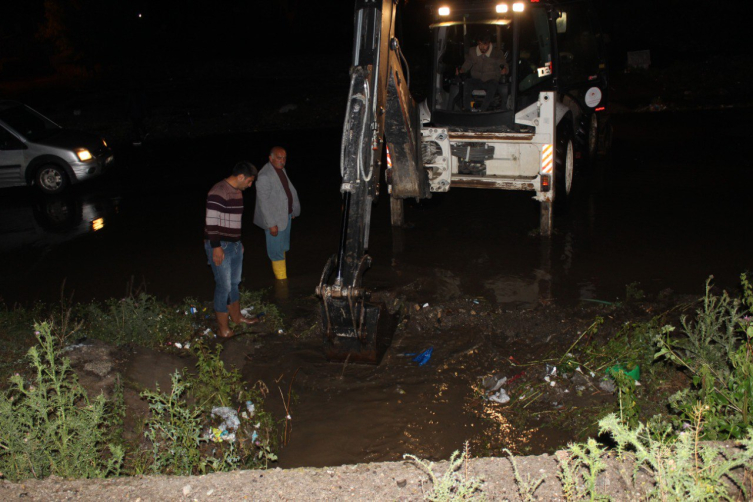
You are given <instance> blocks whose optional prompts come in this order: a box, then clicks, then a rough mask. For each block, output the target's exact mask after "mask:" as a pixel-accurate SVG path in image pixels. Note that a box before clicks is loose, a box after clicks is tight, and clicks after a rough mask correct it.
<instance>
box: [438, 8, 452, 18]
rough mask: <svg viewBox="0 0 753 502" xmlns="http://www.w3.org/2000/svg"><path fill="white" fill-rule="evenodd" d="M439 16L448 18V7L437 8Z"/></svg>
mask: <svg viewBox="0 0 753 502" xmlns="http://www.w3.org/2000/svg"><path fill="white" fill-rule="evenodd" d="M439 15H440V16H449V15H450V8H449V7H440V8H439Z"/></svg>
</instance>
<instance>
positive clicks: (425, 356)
mask: <svg viewBox="0 0 753 502" xmlns="http://www.w3.org/2000/svg"><path fill="white" fill-rule="evenodd" d="M432 352H434V347H429V348H428V349H426V350H424V351H423V352H421V353H420V354H419V355H417V356H416V357H414V358H413V361H415V362H417V363H418V365H419V366H423V365H424V364H426V363H428V362H429V359H431V353H432Z"/></svg>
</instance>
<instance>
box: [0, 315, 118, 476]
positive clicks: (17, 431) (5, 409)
mask: <svg viewBox="0 0 753 502" xmlns="http://www.w3.org/2000/svg"><path fill="white" fill-rule="evenodd" d="M35 328H36V329H37V340H38V345H37V346H34V347H32V348H31V349H29V352H28V358H29V360H30V363H31V367H32V369H33V371H34V372H35V376H34V378H33V380H32V382H31V383H29V384H27V383H25V382H24V380H23V378H22V377H21V376H20V375H18V374H16V375H14V376H13V377H12V378H11V388H10V389H9V390H8V391H6V392H5V393H3V394H1V395H0V471H2V472H3V474H4V475H5V476H6V477H7V478H9V479H11V480H19V479H25V478H29V477H35V478H43V477H47V476H49V475H53V474H54V475H56V476H61V477H66V478H69V477H84V478H92V477H104V476H107V475H117V474H118V473H119V472H120V467H121V465H122V461H123V456H124V453H123V450H122V448H120V447H119V446H114V445H109V446H107V445H106V444H105V440H106V438H107V430H106V425H107V421H106V419H105V407H106V402H105V398H104V397H103V396H102V395H99V396H97V398H96V399H95V400H93V401H90V400H89V398H88V396H87V394H86V391H85V390H84V388H83V387H81V385H80V384H79V382H78V379H77V378H76V376H75V374H74V373H73V371H72V370H71V367H70V361H69V360H68V359H67V358H61V357H60V355H59V353H58V352H57V348H56V343H55V342H56V340H55V338H54V337H53V335H52V334H51V332H50V326H49V324H47V323H42V324H37V325H35Z"/></svg>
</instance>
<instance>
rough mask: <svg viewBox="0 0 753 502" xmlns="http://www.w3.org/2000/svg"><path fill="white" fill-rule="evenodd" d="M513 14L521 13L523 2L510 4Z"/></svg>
mask: <svg viewBox="0 0 753 502" xmlns="http://www.w3.org/2000/svg"><path fill="white" fill-rule="evenodd" d="M512 10H513V12H523V2H515V3H514V4H512Z"/></svg>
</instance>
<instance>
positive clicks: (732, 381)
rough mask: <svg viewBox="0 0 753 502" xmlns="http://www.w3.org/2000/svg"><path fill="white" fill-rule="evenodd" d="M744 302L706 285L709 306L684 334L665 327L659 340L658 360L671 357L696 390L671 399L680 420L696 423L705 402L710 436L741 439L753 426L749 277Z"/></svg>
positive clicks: (685, 321) (685, 325)
mask: <svg viewBox="0 0 753 502" xmlns="http://www.w3.org/2000/svg"><path fill="white" fill-rule="evenodd" d="M743 286H744V298H743V300H742V301H741V300H739V299H733V298H731V297H730V296H729V295H728V294H727V293H726V292H724V293H722V295H721V296H716V295H713V294H712V292H711V279H709V280H708V281H707V282H706V294H705V296H704V298H703V305H702V307H701V308H699V309H698V310H697V311H696V315H695V316H694V317H693V318H690V317H688V316H683V317H682V319H681V324H682V331H681V332H680V333H679V334H675V333H674V331H675V328H674V327H672V326H665V327H664V328H663V329H662V330H661V331H660V333H659V335H658V336H657V345H658V348H659V351H658V352H657V353H656V354H655V357H656V358H666V359H667V360H669V361H671V362H672V363H674V364H676V365H678V366H680V367H682V368H684V369H685V370H687V371H688V372H689V374H690V376H691V379H692V388H689V389H684V390H682V391H680V392H678V393H677V394H675V395H674V396H672V397H671V398H670V405H671V406H672V407H673V408H674V409H675V410H676V411H677V412H678V413H679V415H680V419H681V420H683V421H685V422H686V423H687V422H690V421H692V420H693V417H694V413H695V412H694V409H693V406H694V404H693V403H695V402H696V401H700V402H701V403H702V404H703V405H704V406H706V407H707V409H708V414H707V419H706V422H707V423H706V427H705V429H704V430H705V438H706V439H727V438H741V437H742V436H743V435H744V434H745V431H746V430H747V429H748V428H750V427H751V426H753V350H751V345H752V341H753V324H751V322H750V317H748V315H747V314H748V311H747V309H746V306H748V305H750V304H753V291H751V286H750V284H749V283H748V281H747V279H746V278H745V276H743Z"/></svg>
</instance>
